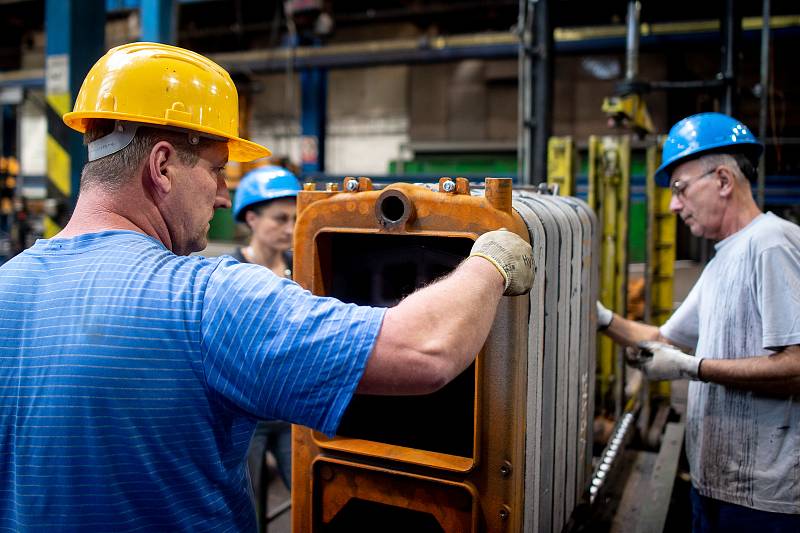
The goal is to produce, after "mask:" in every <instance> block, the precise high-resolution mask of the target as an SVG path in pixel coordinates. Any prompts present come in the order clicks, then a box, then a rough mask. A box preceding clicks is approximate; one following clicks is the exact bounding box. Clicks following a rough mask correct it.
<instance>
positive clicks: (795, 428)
mask: <svg viewBox="0 0 800 533" xmlns="http://www.w3.org/2000/svg"><path fill="white" fill-rule="evenodd" d="M762 151H763V147H762V145H761V144H760V143H759V142H758V140H757V139H756V138H755V136H753V134H752V133H751V132H750V130H749V129H748V128H747V126H745V125H744V124H742V123H741V122H739V121H738V120H736V119H734V118H732V117H729V116H727V115H723V114H720V113H702V114H699V115H693V116H690V117H688V118H685V119H683V120H681V121H680V122H678V123H677V124H676V125H675V126H674V127H673V128H672V130H670V133H669V136H668V138H667V140H666V142H665V144H664V153H663V162H662V164H661V166H660V167H659V168H658V170H657V171H656V182H657V183H658V184H659V185H660V186H662V187H664V186H669V187H670V189H671V190H672V200H671V203H670V209H671V210H672V211H673V212H674V213H676V214H678V215H680V217H681V219H683V221H684V222H685V223H686V224H687V225H688V226H689V229H690V230H691V231H692V233H693V234H694V235H696V236H701V237H705V238H708V239H712V240H714V241H716V244H715V249H716V254H715V256H714V258H713V259H712V260H711V261H710V262H709V263H708V264H707V265H706V267H705V268H704V270H703V272H702V274H701V276H700V279H699V280H698V281H697V283H696V284H695V286H694V287H693V288H692V290H691V292H690V293H689V295H688V296H687V298H686V300H685V301H684V302H683V303H682V304H681V305H680V307H679V308H678V309H677V310H676V311H675V313H674V314H673V315H672V316H671V317H670V319H669V320H668V321H667V322H666V324H664V325H663V326H661V327H660V328H657V327H655V326H649V325H645V324H641V323H637V322H633V321H630V320H627V319H625V318H623V317H621V316H619V315H616V314H613V313H612V312H611V311H609V310H608V309H605V308H604V307H603V306H602V305H600V304H599V303H598V324H599V326H600V328H601V329H605V330H606V332H607V333H608V334H609V335H610V336H611V337H612V338H613V339H614V340H616V341H617V342H619V343H620V344H624V345H627V346H637V345H638V347H639V350H638V352H636V351H630V350H629V351H628V358H629V363H631V364H632V365H633V366H635V367H637V368H639V369H641V370H642V372H643V373H644V374H645V375H646V376H647V377H648V378H649V379H650V380H676V379H689V380H691V382H690V383H689V396H688V405H687V417H686V455H687V457H688V459H689V467H690V471H691V477H692V509H693V530H694V531H696V532H698V531H702V532H706V531H726V532H730V531H764V532H766V531H800V466H798V465H800V455H799V454H800V451H799V450H800V400H798V398H800V227H798V226H796V225H795V224H792V223H790V222H787V221H785V220H782V219H780V218H778V217H776V216H775V215H773V214H772V213H762V212H761V211H760V210H759V208H758V206H757V204H756V203H755V201H754V200H753V195H752V186H751V183H752V182H753V181H754V180H755V178H756V167H757V163H758V158H759V157H760V155H761V153H762ZM675 346H682V347H684V348H686V349H690V350H694V355H693V356H692V355H688V354H687V353H684V351H682V350H681V349H679V348H676V347H675Z"/></svg>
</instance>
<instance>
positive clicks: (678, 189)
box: [669, 167, 719, 196]
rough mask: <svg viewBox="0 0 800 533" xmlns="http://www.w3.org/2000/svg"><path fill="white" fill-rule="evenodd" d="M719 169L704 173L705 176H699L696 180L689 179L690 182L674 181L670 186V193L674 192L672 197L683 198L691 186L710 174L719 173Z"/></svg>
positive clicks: (715, 168)
mask: <svg viewBox="0 0 800 533" xmlns="http://www.w3.org/2000/svg"><path fill="white" fill-rule="evenodd" d="M717 168H719V167H714V168H712V169H711V170H708V171H706V172H704V173H703V174H700V175H699V176H697V177H695V178H689V179H688V180H675V181H673V182H672V183H671V184H670V185H669V189H670V191H672V196H683V195H684V193H686V189H688V188H689V185H691V184H692V183H694V182H695V181H699V180H700V179H701V178H705V177H706V176H708V175H709V174H713V173H714V172H716V171H717Z"/></svg>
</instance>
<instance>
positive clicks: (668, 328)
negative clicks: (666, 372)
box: [661, 213, 800, 356]
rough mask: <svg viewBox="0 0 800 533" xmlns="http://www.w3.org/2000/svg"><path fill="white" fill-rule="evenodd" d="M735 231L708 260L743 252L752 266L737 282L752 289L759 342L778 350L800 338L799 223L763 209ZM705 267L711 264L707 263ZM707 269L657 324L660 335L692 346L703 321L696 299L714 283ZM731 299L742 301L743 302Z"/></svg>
mask: <svg viewBox="0 0 800 533" xmlns="http://www.w3.org/2000/svg"><path fill="white" fill-rule="evenodd" d="M740 233H741V234H734V235H733V236H731V237H729V238H728V239H726V241H727V240H729V239H730V240H731V242H728V243H726V242H725V241H722V242H721V243H719V244H718V257H716V258H715V259H714V260H713V261H712V262H715V261H718V260H720V259H722V260H726V261H727V257H728V256H730V255H733V254H735V255H737V256H740V257H742V256H745V257H746V258H745V259H744V261H745V263H750V265H747V266H748V267H749V268H746V269H745V270H751V272H750V273H751V276H750V279H746V278H744V279H741V282H742V283H744V284H748V285H750V288H749V290H750V291H752V292H751V299H752V300H751V301H753V303H755V309H751V310H750V312H751V313H756V314H757V315H758V316H757V317H756V318H757V320H758V322H760V325H761V345H760V348H762V349H767V350H779V349H781V348H782V347H784V346H789V345H792V344H800V228H798V226H796V225H794V224H791V223H789V222H786V221H783V220H780V219H779V218H778V217H776V216H775V215H772V214H771V213H767V214H765V215H761V216H760V217H758V218H757V219H756V220H754V221H753V222H751V224H750V225H749V226H748V227H746V228H745V229H743V230H742V231H741V232H740ZM708 267H711V269H710V270H712V271H714V270H715V269H714V268H713V266H712V264H711V263H709V265H708ZM717 270H719V269H717ZM709 274H710V272H704V275H703V276H701V277H700V279H699V280H698V282H697V283H696V284H695V286H694V287H693V288H692V290H691V291H690V292H689V295H688V296H687V298H686V300H684V302H683V303H682V304H681V306H680V307H679V308H678V309H677V310H676V311H675V313H674V314H673V315H672V316H671V317H670V319H669V320H668V321H667V323H666V324H664V325H663V326H662V327H661V335H662V336H664V337H666V338H667V339H669V340H670V341H671V342H673V343H675V344H677V345H679V346H683V347H686V348H692V349H694V348H695V347H697V343H698V337H699V329H700V324H701V322H702V318H701V317H700V310H699V306H700V301H701V298H703V297H704V296H705V297H706V298H708V296H709V293H708V292H706V290H707V289H710V288H711V287H704V284H711V285H712V286H713V285H717V284H718V280H715V279H714V276H713V275H711V276H709ZM739 274H740V275H741V274H742V273H741V272H739ZM736 303H738V304H740V305H746V303H745V302H736ZM719 311H720V314H721V315H722V314H725V313H724V312H722V310H719ZM700 355H706V354H700ZM715 355H717V356H720V355H724V354H715ZM749 355H759V354H758V353H752V354H749Z"/></svg>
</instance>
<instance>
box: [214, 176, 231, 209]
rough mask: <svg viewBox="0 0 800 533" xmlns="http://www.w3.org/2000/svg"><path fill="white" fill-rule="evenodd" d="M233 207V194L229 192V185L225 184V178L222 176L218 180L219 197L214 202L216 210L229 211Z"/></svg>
mask: <svg viewBox="0 0 800 533" xmlns="http://www.w3.org/2000/svg"><path fill="white" fill-rule="evenodd" d="M230 207H231V193H230V191H229V190H228V184H227V183H225V178H224V177H223V176H220V177H219V178H217V197H216V200H215V202H214V208H216V209H228V208H230Z"/></svg>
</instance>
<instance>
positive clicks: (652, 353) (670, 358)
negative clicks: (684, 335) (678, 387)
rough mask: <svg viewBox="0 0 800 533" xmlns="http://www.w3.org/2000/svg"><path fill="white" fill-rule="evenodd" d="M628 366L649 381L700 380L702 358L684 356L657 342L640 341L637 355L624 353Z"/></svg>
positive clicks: (676, 350)
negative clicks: (637, 370)
mask: <svg viewBox="0 0 800 533" xmlns="http://www.w3.org/2000/svg"><path fill="white" fill-rule="evenodd" d="M626 356H627V357H626V358H627V359H628V364H630V365H631V366H633V367H635V368H638V369H639V370H641V371H642V372H644V375H645V376H647V379H649V380H651V381H659V380H669V381H671V380H674V379H700V377H699V376H698V374H699V372H700V362H701V361H702V360H703V358H702V357H694V356H692V355H689V354H685V353H683V352H682V351H680V350H679V349H677V348H676V347H674V346H670V345H669V344H664V343H663V342H657V341H642V342H640V343H639V350H638V353H637V352H636V351H635V350H632V351H628V352H627V353H626Z"/></svg>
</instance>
